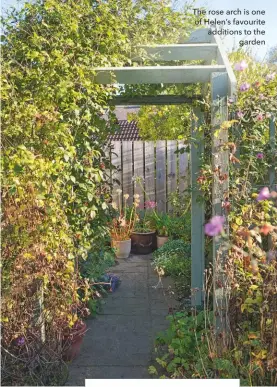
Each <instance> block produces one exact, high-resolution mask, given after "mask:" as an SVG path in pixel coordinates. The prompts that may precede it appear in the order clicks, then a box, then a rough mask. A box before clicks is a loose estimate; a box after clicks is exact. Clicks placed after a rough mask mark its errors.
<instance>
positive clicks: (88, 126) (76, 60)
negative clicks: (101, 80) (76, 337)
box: [1, 0, 194, 385]
mask: <svg viewBox="0 0 277 387" xmlns="http://www.w3.org/2000/svg"><path fill="white" fill-rule="evenodd" d="M193 20H194V16H193V15H192V13H191V16H189V17H188V18H187V19H186V14H185V13H184V12H183V11H177V10H174V9H173V8H171V7H170V6H169V3H167V2H160V1H157V0H152V1H145V0H137V1H134V2H132V1H129V0H122V1H120V2H118V1H117V0H109V1H104V2H100V1H97V0H95V1H94V0H81V1H73V0H69V1H58V0H46V1H41V0H36V1H32V2H31V3H25V4H24V6H23V7H22V9H21V10H19V11H18V10H16V9H12V10H11V12H10V13H9V14H8V15H7V17H5V18H4V19H2V26H3V35H2V44H1V49H2V57H1V70H2V78H1V82H2V85H1V86H2V87H1V90H2V111H1V119H2V150H3V152H2V156H3V157H2V170H3V171H4V172H3V176H2V177H3V179H2V197H3V234H2V236H3V249H2V262H3V271H2V280H3V285H4V286H3V293H2V296H3V302H2V305H3V308H2V317H3V319H2V332H3V340H2V346H3V348H5V350H6V351H5V350H4V349H3V354H4V356H2V359H3V362H4V363H3V364H5V369H4V373H2V376H3V380H2V382H3V384H7V385H11V384H14V385H31V384H34V385H38V384H41V385H51V384H53V383H54V384H55V383H57V382H56V380H55V381H53V380H54V379H51V380H49V375H50V374H49V372H48V373H47V372H46V371H45V372H44V371H43V370H44V369H45V370H48V368H49V364H52V363H51V362H50V361H48V360H49V358H50V359H51V361H52V358H53V356H54V355H53V354H54V353H55V356H56V358H57V359H58V360H59V361H61V348H62V347H61V345H60V338H61V337H62V331H63V329H64V326H65V325H66V326H67V327H68V325H69V327H72V326H73V325H74V324H75V323H76V321H77V319H78V318H80V317H81V315H80V314H79V312H80V309H81V306H82V305H83V303H85V302H87V301H88V300H89V299H90V298H91V297H92V296H93V294H92V293H91V290H90V289H89V283H88V281H85V282H84V281H82V278H81V277H80V273H78V272H77V267H78V265H76V263H78V261H80V260H82V259H86V258H87V257H88V256H89V265H88V266H89V268H88V267H87V268H86V270H87V273H86V274H87V275H88V276H91V277H93V276H96V275H97V274H98V272H99V271H100V270H102V269H103V266H102V263H101V260H102V259H103V265H104V262H105V260H106V257H105V256H101V254H100V256H99V259H96V258H95V259H93V258H91V254H94V252H95V249H98V247H99V245H102V246H104V244H105V243H106V240H107V236H108V235H109V230H108V228H107V224H109V222H110V221H111V216H112V213H113V212H112V210H111V209H110V206H109V202H110V188H111V187H110V180H109V177H108V175H107V173H106V170H109V166H110V161H109V159H107V158H106V156H105V144H106V140H107V136H108V134H110V133H111V132H112V131H113V128H114V122H115V117H114V115H113V111H112V109H111V108H109V100H110V99H111V98H112V97H113V96H114V95H115V94H116V93H117V89H116V88H115V87H114V86H113V85H107V86H102V85H97V84H94V83H93V78H94V75H95V74H94V71H93V68H94V67H101V66H122V65H125V64H130V53H131V46H132V45H134V43H135V44H143V43H148V42H151V43H165V42H170V41H174V40H176V39H179V38H180V37H186V36H187V35H188V31H189V29H187V27H186V26H185V25H186V23H187V26H191V25H192V24H193ZM106 112H108V119H109V121H108V124H107V121H105V120H104V119H103V118H102V116H103V114H104V113H106ZM96 255H97V253H96ZM90 259H91V261H90ZM94 263H95V267H93V265H94ZM37 284H39V286H38V287H37ZM80 288H82V292H80ZM30 292H31V294H33V295H32V296H30ZM39 292H43V297H44V308H45V309H44V313H45V315H44V317H45V318H44V321H45V331H46V332H47V335H46V337H47V341H46V342H45V343H44V345H43V350H42V349H41V345H42V343H41V332H40V327H39V326H38V325H37V324H36V323H35V320H36V318H35V316H36V313H37V312H36V308H37V299H38V294H41V293H39ZM18 295H20V296H18ZM80 297H81V299H80ZM17 340H19V342H20V343H24V344H23V346H22V348H21V347H20V351H21V352H20V353H21V354H22V356H21V355H20V360H18V357H17V354H18V350H19V348H18V347H17V344H16V343H17ZM53 343H54V344H53ZM47 348H48V349H49V353H48V352H47ZM46 353H48V355H49V356H48V357H47V356H46ZM14 354H16V356H15V355H14ZM42 354H43V355H42ZM50 354H51V356H50ZM56 358H55V359H56ZM53 359H54V358H53ZM55 359H54V360H53V363H54V362H55V361H56V360H55ZM22 360H23V361H22ZM55 364H56V363H55ZM58 373H59V372H58ZM57 384H59V383H57Z"/></svg>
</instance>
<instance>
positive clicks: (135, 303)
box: [67, 255, 177, 386]
mask: <svg viewBox="0 0 277 387" xmlns="http://www.w3.org/2000/svg"><path fill="white" fill-rule="evenodd" d="M110 272H112V273H116V275H118V276H119V277H120V279H121V284H120V286H119V288H117V290H116V291H115V292H114V293H112V294H110V295H109V297H107V298H106V304H105V305H104V307H103V310H102V312H101V314H100V315H97V317H96V318H93V319H89V320H87V326H88V329H89V331H88V332H87V333H86V335H85V337H84V341H83V344H82V348H81V353H80V355H79V356H78V357H77V358H76V359H75V360H74V361H73V362H72V364H70V366H69V378H68V382H67V385H68V386H84V385H85V379H144V378H150V376H149V374H148V371H147V369H148V366H149V365H150V364H151V359H152V358H153V356H152V355H153V352H152V351H153V348H154V340H155V337H156V334H157V333H158V332H159V331H160V330H163V329H165V328H166V327H167V326H168V321H167V320H166V318H165V317H166V315H167V314H168V312H169V311H171V310H170V308H171V309H173V308H175V307H176V306H177V303H176V301H175V300H174V293H173V286H172V283H171V280H170V278H165V279H163V280H162V284H161V283H159V278H158V276H157V274H156V273H155V272H154V270H153V267H152V266H151V255H150V256H149V255H146V256H143V255H141V256H138V255H133V256H130V258H128V259H126V260H125V259H121V260H120V261H119V264H118V265H117V266H115V267H113V268H112V269H111V270H110ZM157 285H158V286H157Z"/></svg>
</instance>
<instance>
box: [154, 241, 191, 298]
mask: <svg viewBox="0 0 277 387" xmlns="http://www.w3.org/2000/svg"><path fill="white" fill-rule="evenodd" d="M190 252H191V251H190V245H188V244H186V243H185V242H184V241H183V240H181V239H180V240H170V241H168V242H166V243H165V244H164V245H163V246H162V247H160V248H159V249H158V250H156V251H155V252H154V253H153V258H154V260H153V263H152V264H153V266H154V267H155V268H156V269H157V271H158V273H162V274H163V275H171V276H172V277H173V278H174V280H175V282H176V285H177V291H178V293H182V297H185V296H186V295H189V293H190V286H191V284H190V281H191V259H190Z"/></svg>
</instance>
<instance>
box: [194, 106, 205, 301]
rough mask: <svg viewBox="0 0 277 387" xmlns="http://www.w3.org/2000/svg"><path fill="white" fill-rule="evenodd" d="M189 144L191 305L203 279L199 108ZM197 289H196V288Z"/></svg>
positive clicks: (198, 296) (199, 293)
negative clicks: (199, 180) (198, 180)
mask: <svg viewBox="0 0 277 387" xmlns="http://www.w3.org/2000/svg"><path fill="white" fill-rule="evenodd" d="M193 114H194V117H193V120H192V133H191V134H192V139H193V141H192V144H191V188H192V195H191V214H192V216H191V288H192V298H191V302H192V305H193V306H201V305H202V301H203V283H204V281H203V279H204V261H205V249H204V238H205V237H204V214H205V212H204V198H203V195H202V193H201V191H200V190H199V188H198V184H197V178H198V176H199V170H200V164H201V156H202V154H203V153H204V131H203V130H202V129H199V127H200V126H201V123H202V122H203V116H202V113H201V111H200V109H199V108H195V109H194V110H193ZM197 289H198V290H197Z"/></svg>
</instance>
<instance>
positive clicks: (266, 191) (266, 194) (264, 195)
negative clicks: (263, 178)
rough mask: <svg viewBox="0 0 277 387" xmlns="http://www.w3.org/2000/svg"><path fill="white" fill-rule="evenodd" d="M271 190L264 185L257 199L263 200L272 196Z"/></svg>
mask: <svg viewBox="0 0 277 387" xmlns="http://www.w3.org/2000/svg"><path fill="white" fill-rule="evenodd" d="M270 196H271V195H270V192H269V189H268V188H267V187H264V188H262V189H261V190H260V192H259V195H258V197H257V201H258V202H261V201H262V200H267V199H269V198H270Z"/></svg>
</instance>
